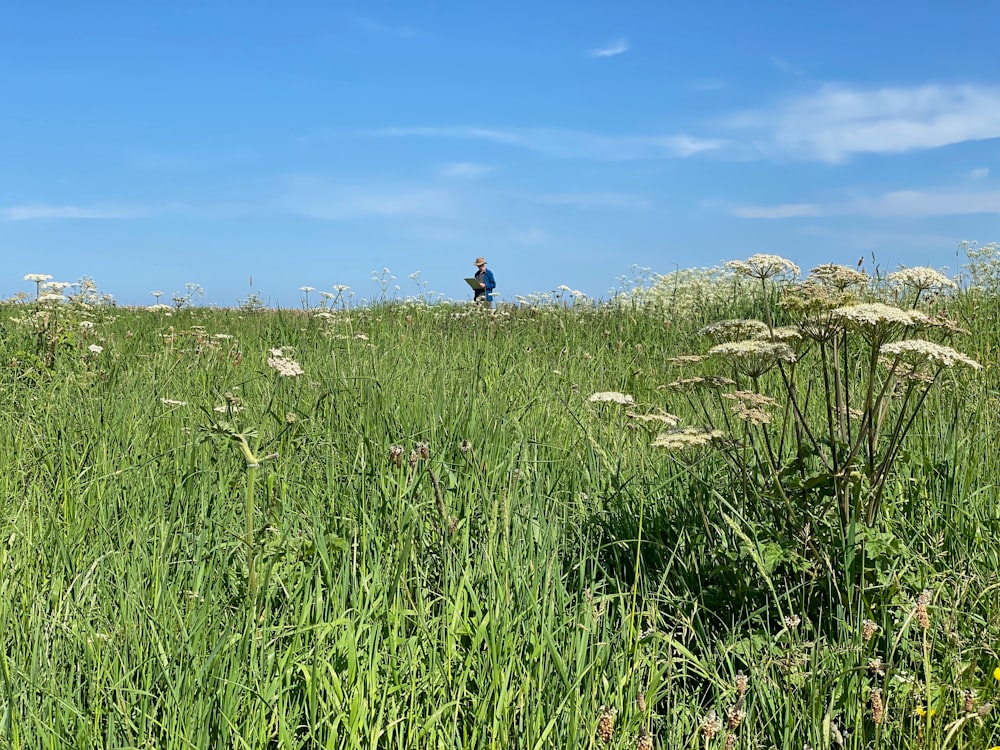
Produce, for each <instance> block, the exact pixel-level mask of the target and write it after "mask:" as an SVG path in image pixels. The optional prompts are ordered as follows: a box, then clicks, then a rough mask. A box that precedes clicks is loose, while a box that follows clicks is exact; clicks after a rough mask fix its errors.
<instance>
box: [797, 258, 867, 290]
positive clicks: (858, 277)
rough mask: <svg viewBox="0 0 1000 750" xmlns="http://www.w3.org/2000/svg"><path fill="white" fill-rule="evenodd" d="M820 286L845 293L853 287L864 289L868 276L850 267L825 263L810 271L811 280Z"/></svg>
mask: <svg viewBox="0 0 1000 750" xmlns="http://www.w3.org/2000/svg"><path fill="white" fill-rule="evenodd" d="M808 280H812V281H816V282H818V283H820V284H823V285H825V286H828V287H830V288H832V289H836V290H838V291H840V292H844V291H846V290H848V289H850V288H851V287H863V286H865V285H867V284H868V281H869V279H868V274H866V273H865V272H864V271H861V270H859V269H856V268H851V267H850V266H842V265H839V264H837V263H824V264H822V265H819V266H816V267H815V268H813V269H812V270H811V271H809V279H808Z"/></svg>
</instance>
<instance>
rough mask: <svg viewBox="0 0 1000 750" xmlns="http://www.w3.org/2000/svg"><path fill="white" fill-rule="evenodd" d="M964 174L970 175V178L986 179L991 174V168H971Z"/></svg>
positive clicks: (965, 175)
mask: <svg viewBox="0 0 1000 750" xmlns="http://www.w3.org/2000/svg"><path fill="white" fill-rule="evenodd" d="M963 176H964V177H968V178H969V179H970V180H985V179H986V178H987V177H989V176H990V169H989V167H976V168H975V169H970V170H969V171H968V172H966V173H965V174H964V175H963Z"/></svg>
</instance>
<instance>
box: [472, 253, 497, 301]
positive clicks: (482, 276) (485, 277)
mask: <svg viewBox="0 0 1000 750" xmlns="http://www.w3.org/2000/svg"><path fill="white" fill-rule="evenodd" d="M475 279H476V281H478V282H479V288H478V289H475V290H473V292H472V299H473V301H475V302H483V303H485V304H486V305H491V304H492V303H493V290H494V289H496V286H497V282H496V279H494V278H493V272H492V271H491V270H489V269H488V268H487V267H486V258H483V257H482V256H480V257H478V258H476V275H475Z"/></svg>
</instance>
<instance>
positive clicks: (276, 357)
mask: <svg viewBox="0 0 1000 750" xmlns="http://www.w3.org/2000/svg"><path fill="white" fill-rule="evenodd" d="M270 351H271V356H270V357H268V358H267V366H268V367H270V368H271V369H272V370H274V371H275V372H277V373H278V375H279V376H281V377H283V378H295V377H298V376H299V375H303V374H304V373H305V370H303V369H302V366H301V365H300V364H299V363H298V362H296V361H295V360H294V359H291V358H289V357H286V356H284V355H283V354H282V350H281V349H271V350H270Z"/></svg>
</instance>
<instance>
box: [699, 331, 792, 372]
mask: <svg viewBox="0 0 1000 750" xmlns="http://www.w3.org/2000/svg"><path fill="white" fill-rule="evenodd" d="M708 353H709V354H711V355H712V356H715V357H725V358H727V359H728V360H729V361H730V362H731V363H732V365H733V367H734V368H735V369H736V371H737V372H741V373H743V374H744V375H746V376H747V377H751V378H756V377H760V376H761V375H763V374H764V373H765V372H767V371H768V370H770V369H771V368H773V367H774V366H775V365H777V364H778V363H780V362H786V363H792V362H794V361H795V352H793V351H792V347H790V346H789V345H788V344H785V343H783V342H780V341H763V340H761V339H748V340H746V341H730V342H727V343H724V344H717V345H716V346H713V347H712V348H711V349H709V350H708Z"/></svg>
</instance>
